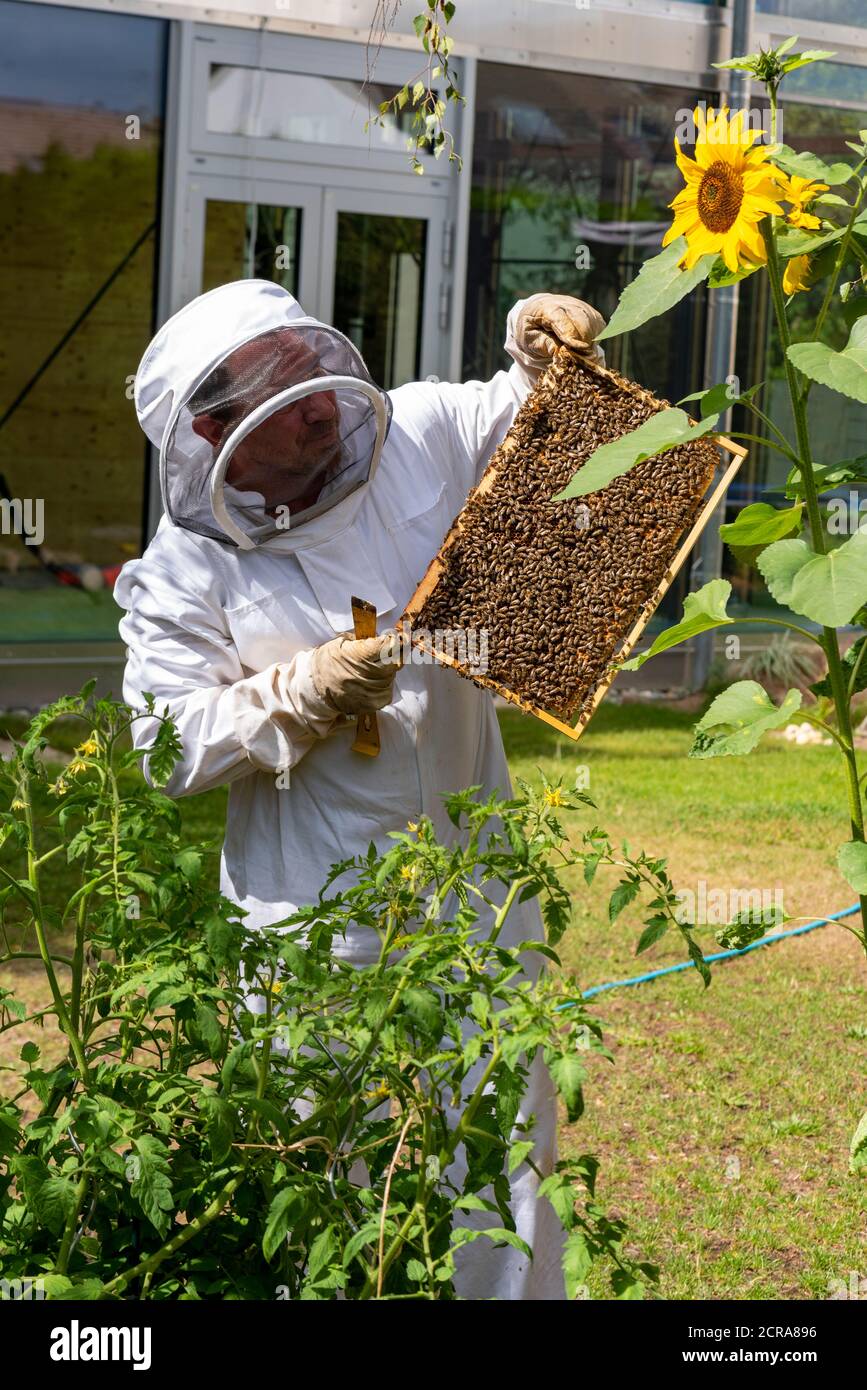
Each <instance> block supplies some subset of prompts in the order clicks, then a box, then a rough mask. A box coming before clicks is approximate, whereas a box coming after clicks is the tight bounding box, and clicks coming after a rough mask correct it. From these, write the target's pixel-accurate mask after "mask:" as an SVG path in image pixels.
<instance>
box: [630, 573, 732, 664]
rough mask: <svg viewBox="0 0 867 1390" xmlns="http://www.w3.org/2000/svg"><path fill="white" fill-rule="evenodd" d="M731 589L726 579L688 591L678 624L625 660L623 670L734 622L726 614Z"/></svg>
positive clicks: (712, 581) (712, 580) (714, 580)
mask: <svg viewBox="0 0 867 1390" xmlns="http://www.w3.org/2000/svg"><path fill="white" fill-rule="evenodd" d="M731 592H732V586H731V584H730V583H729V581H728V580H727V579H711V580H709V582H708V583H707V584H705V585H703V587H702V588H701V589H697V590H696V592H695V593H694V594H687V596H686V598H685V599H684V601H683V617H682V618H681V620H680V622H679V623H675V625H674V627H669V628H666V630H665V632H660V633H659V635H658V636H657V637H656V638H654V640H653V642H652V644H651V645H650V647H648V649H647V651H646V652H640V653H639V655H638V656H633V657H631V658H630V660H629V661H624V663H623V665H622V666H621V668H620V669H621V670H622V671H637V670H638V669H639V667H641V666H643V665H644V663H645V661H649V660H650V658H651V657H652V656H657V655H658V654H659V653H660V652H665V651H668V649H669V647H676V646H677V644H678V642H686V641H687V640H688V639H689V638H690V637H696V636H697V635H698V633H700V632H709V631H710V630H711V629H712V628H715V627H723V626H724V625H725V624H726V623H732V622H734V618H730V617H729V616H728V614H727V613H726V604H727V603H728V601H729V598H730V597H731Z"/></svg>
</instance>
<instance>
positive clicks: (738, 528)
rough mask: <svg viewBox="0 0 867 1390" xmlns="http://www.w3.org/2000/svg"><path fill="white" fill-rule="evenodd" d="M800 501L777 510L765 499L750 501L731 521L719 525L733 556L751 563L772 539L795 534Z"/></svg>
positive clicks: (770, 543)
mask: <svg viewBox="0 0 867 1390" xmlns="http://www.w3.org/2000/svg"><path fill="white" fill-rule="evenodd" d="M802 510H803V503H802V502H796V503H795V506H794V507H786V508H785V509H784V510H778V509H777V508H776V507H772V506H770V505H769V503H767V502H751V503H750V505H749V506H748V507H744V509H743V511H741V512H739V513H738V515H737V516H736V518H735V520H734V521H730V522H727V523H726V525H724V526H721V527H720V528H719V533H720V536H721V538H722V540H724V541H725V543H726V545H727V546H728V547H729V549H730V550H731V551H732V553H733V554H734V555H735V558H736V559H738V560H741V561H744V562H746V563H747V564H752V563H753V562H754V561H755V560H756V559H757V557H758V556H759V555H760V554H761V552H762V551H763V550H764V549H765V548H766V547H767V546H769V545H773V543H774V541H781V540H784V539H786V538H787V537H789V536H793V535H797V533H798V532H799V531H800V529H801V512H802Z"/></svg>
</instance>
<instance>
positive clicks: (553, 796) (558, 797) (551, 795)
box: [545, 787, 563, 806]
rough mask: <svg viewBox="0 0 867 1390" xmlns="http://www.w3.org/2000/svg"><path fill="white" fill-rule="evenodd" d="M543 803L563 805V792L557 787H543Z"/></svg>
mask: <svg viewBox="0 0 867 1390" xmlns="http://www.w3.org/2000/svg"><path fill="white" fill-rule="evenodd" d="M545 805H546V806H562V805H563V793H562V791H561V790H560V788H559V787H546V788H545Z"/></svg>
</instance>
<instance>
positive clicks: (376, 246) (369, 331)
mask: <svg viewBox="0 0 867 1390" xmlns="http://www.w3.org/2000/svg"><path fill="white" fill-rule="evenodd" d="M444 234H445V211H444V206H443V203H442V200H440V199H437V198H426V199H412V198H407V197H403V196H395V195H379V194H376V193H366V192H365V193H362V192H359V191H358V190H356V189H346V190H342V189H335V188H328V189H326V190H325V192H324V195H323V209H322V261H321V268H320V283H319V302H320V305H321V309H320V315H321V317H322V318H324V319H325V320H326V321H327V322H329V323H332V324H333V325H334V327H335V328H339V329H340V331H341V332H342V333H345V334H346V336H347V337H348V338H351V339H352V341H353V342H354V343H355V345H356V347H357V348H358V350H359V351H360V353H361V354H362V356H363V357H364V360H365V361H366V363H367V365H368V368H369V369H370V373H371V375H372V376H373V379H374V380H375V381H377V382H379V383H380V384H381V385H382V386H384V387H385V388H386V389H387V390H390V389H392V388H393V387H395V386H402V385H403V384H404V383H405V382H407V381H417V380H418V379H419V378H422V377H425V376H429V375H435V374H438V373H440V372H441V371H442V370H443V366H442V364H443V362H444V361H445V360H446V353H447V338H448V329H449V313H450V308H451V306H450V302H449V298H448V292H447V289H446V287H445V286H444V285H442V277H441V274H440V269H441V266H442V251H443V238H444Z"/></svg>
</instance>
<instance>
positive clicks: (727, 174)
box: [698, 159, 744, 232]
mask: <svg viewBox="0 0 867 1390" xmlns="http://www.w3.org/2000/svg"><path fill="white" fill-rule="evenodd" d="M743 200H744V185H743V181H742V179H741V176H740V174H738V173H737V171H736V170H734V169H733V168H732V166H731V165H730V164H726V163H725V162H724V161H723V160H721V159H717V160H716V161H715V162H714V163H713V164H712V165H711V166H710V168H709V169H708V171H707V173H706V174H705V176H704V178H703V179H702V181H701V184H700V186H699V190H698V215H699V217H700V218H701V220H702V222H703V223H704V225H705V227H707V229H708V231H710V232H727V231H728V229H729V227H731V226H732V225H733V223H734V222H735V220H736V218H737V215H738V213H739V212H740V210H741V203H742V202H743Z"/></svg>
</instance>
